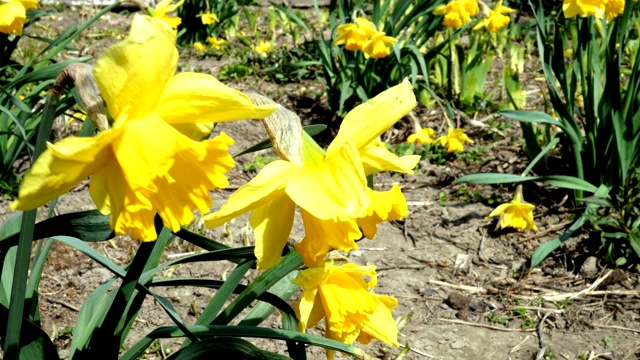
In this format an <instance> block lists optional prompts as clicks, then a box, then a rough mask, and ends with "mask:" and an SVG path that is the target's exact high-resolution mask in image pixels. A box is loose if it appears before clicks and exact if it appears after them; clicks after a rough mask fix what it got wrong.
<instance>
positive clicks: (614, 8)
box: [604, 0, 624, 21]
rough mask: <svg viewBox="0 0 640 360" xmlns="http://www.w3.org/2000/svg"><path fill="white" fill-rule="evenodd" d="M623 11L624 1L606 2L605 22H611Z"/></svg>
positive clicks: (610, 0)
mask: <svg viewBox="0 0 640 360" xmlns="http://www.w3.org/2000/svg"><path fill="white" fill-rule="evenodd" d="M623 11H624V0H608V1H607V3H606V4H605V6H604V12H605V16H606V17H607V21H611V20H613V19H614V18H616V17H617V16H618V15H620V14H622V12H623Z"/></svg>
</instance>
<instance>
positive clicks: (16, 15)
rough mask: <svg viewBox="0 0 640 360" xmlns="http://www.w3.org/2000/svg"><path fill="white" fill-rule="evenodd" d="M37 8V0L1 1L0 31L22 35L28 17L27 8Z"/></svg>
mask: <svg viewBox="0 0 640 360" xmlns="http://www.w3.org/2000/svg"><path fill="white" fill-rule="evenodd" d="M37 8H38V1H37V0H2V1H0V32H1V33H5V34H16V35H22V26H23V25H24V22H25V20H26V19H27V10H30V9H37Z"/></svg>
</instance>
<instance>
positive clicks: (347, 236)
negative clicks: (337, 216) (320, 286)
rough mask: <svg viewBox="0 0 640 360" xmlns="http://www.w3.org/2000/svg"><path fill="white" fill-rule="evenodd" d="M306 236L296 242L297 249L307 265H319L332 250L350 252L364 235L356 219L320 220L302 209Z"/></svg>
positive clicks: (356, 246)
mask: <svg viewBox="0 0 640 360" xmlns="http://www.w3.org/2000/svg"><path fill="white" fill-rule="evenodd" d="M300 213H301V215H302V221H303V223H304V233H305V237H304V238H303V239H302V241H300V242H299V243H297V244H296V246H295V247H296V250H297V251H298V253H299V254H300V256H302V258H303V259H304V263H305V264H306V265H307V266H311V267H312V266H319V264H322V263H323V260H324V256H325V255H326V254H327V252H329V251H330V250H342V251H345V252H348V251H350V250H355V249H357V248H358V245H357V244H356V242H355V240H356V239H359V238H360V237H362V233H361V232H360V230H359V229H358V225H357V223H356V222H355V221H354V220H350V221H339V222H336V221H333V220H320V219H318V218H316V217H313V216H312V215H310V214H309V213H308V212H306V211H304V210H301V211H300Z"/></svg>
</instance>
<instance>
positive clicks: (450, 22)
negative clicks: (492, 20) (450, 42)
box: [433, 0, 479, 28]
mask: <svg viewBox="0 0 640 360" xmlns="http://www.w3.org/2000/svg"><path fill="white" fill-rule="evenodd" d="M478 10H479V7H478V2H477V1H476V0H453V1H451V2H449V3H448V4H446V5H440V6H438V7H437V8H436V9H435V10H434V11H433V13H434V14H435V15H444V24H445V25H446V26H448V27H454V28H457V27H461V26H463V25H465V24H466V23H468V22H469V21H470V20H471V17H472V16H474V15H475V14H477V13H478Z"/></svg>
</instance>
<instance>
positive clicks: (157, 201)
mask: <svg viewBox="0 0 640 360" xmlns="http://www.w3.org/2000/svg"><path fill="white" fill-rule="evenodd" d="M175 41H176V36H175V34H174V32H173V31H172V30H171V28H170V27H169V26H168V25H167V24H166V23H164V22H163V21H161V20H158V19H155V18H151V17H148V16H140V15H136V16H134V18H133V22H132V25H131V32H130V34H129V36H128V37H127V38H126V39H125V40H124V41H122V42H120V43H118V44H116V45H114V46H112V47H111V48H110V49H108V50H107V51H106V52H105V54H104V55H103V56H102V57H100V59H98V61H97V63H96V66H95V70H94V78H95V80H96V83H97V85H98V87H99V89H100V91H101V93H102V96H103V98H104V100H105V102H106V104H107V107H108V110H109V113H110V114H111V116H112V117H113V119H114V123H113V126H112V128H111V129H108V130H105V131H103V132H101V133H99V134H98V135H97V136H95V137H91V138H85V137H69V138H66V139H63V140H61V141H59V142H58V143H56V144H48V149H47V150H46V151H45V152H44V153H43V154H42V155H41V156H40V157H39V158H38V159H37V161H36V162H35V164H34V165H33V168H32V169H31V171H30V173H29V174H28V175H27V176H26V178H25V179H24V182H23V183H22V186H21V188H20V193H19V197H18V199H17V200H16V201H15V202H13V203H12V204H11V208H12V209H14V210H15V209H18V210H28V209H33V208H36V207H38V206H40V205H42V204H45V203H47V202H49V201H51V200H53V199H55V198H56V197H58V196H60V195H62V194H64V193H66V192H68V191H69V190H71V189H72V188H73V187H74V186H75V185H76V184H78V183H79V182H80V181H82V180H83V179H85V178H87V177H88V176H92V177H91V182H90V185H89V194H90V195H91V197H92V199H93V201H94V202H95V204H96V206H97V208H98V210H100V212H101V213H103V214H105V215H106V214H111V220H110V225H111V227H112V228H113V229H114V230H115V232H116V234H129V233H130V234H131V236H132V238H134V239H139V240H143V241H150V240H155V239H156V237H157V234H156V231H155V228H154V217H155V216H156V214H158V215H159V216H160V218H161V219H162V220H163V222H164V224H165V226H167V227H168V228H169V229H171V230H172V231H177V230H179V228H180V226H181V225H186V224H188V223H189V222H190V221H191V220H192V219H193V210H195V209H198V210H199V211H200V212H203V213H205V212H207V211H208V210H209V208H210V205H211V202H212V200H211V196H210V195H209V191H210V190H213V189H215V188H222V187H225V186H227V185H228V180H227V178H226V177H225V176H224V174H225V173H226V172H227V171H228V170H229V169H230V168H231V167H233V165H234V161H233V159H232V158H231V156H230V155H229V153H228V150H227V148H228V146H229V145H231V144H232V143H233V140H232V139H231V138H229V137H228V136H227V135H225V134H223V133H221V134H220V135H219V136H217V137H216V138H214V139H211V140H206V141H202V142H199V141H196V140H194V139H192V138H190V137H189V136H187V135H185V134H188V135H191V136H193V137H194V138H195V139H199V138H200V137H201V136H202V134H201V133H198V131H197V130H198V129H199V126H200V125H202V124H207V123H211V122H213V121H216V122H221V121H230V120H236V119H245V118H263V117H266V116H269V115H270V114H271V113H272V112H273V110H274V109H275V107H274V106H270V105H263V106H255V105H254V104H253V103H252V102H251V100H250V99H249V98H248V97H247V96H246V95H244V94H242V93H241V92H239V91H236V90H233V89H231V88H229V87H227V86H225V85H224V84H222V83H220V82H219V81H218V80H216V79H215V78H214V77H212V76H209V75H204V74H197V73H190V72H182V73H179V74H175V71H176V67H177V60H178V51H177V49H176V48H175ZM196 135H197V136H196Z"/></svg>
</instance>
